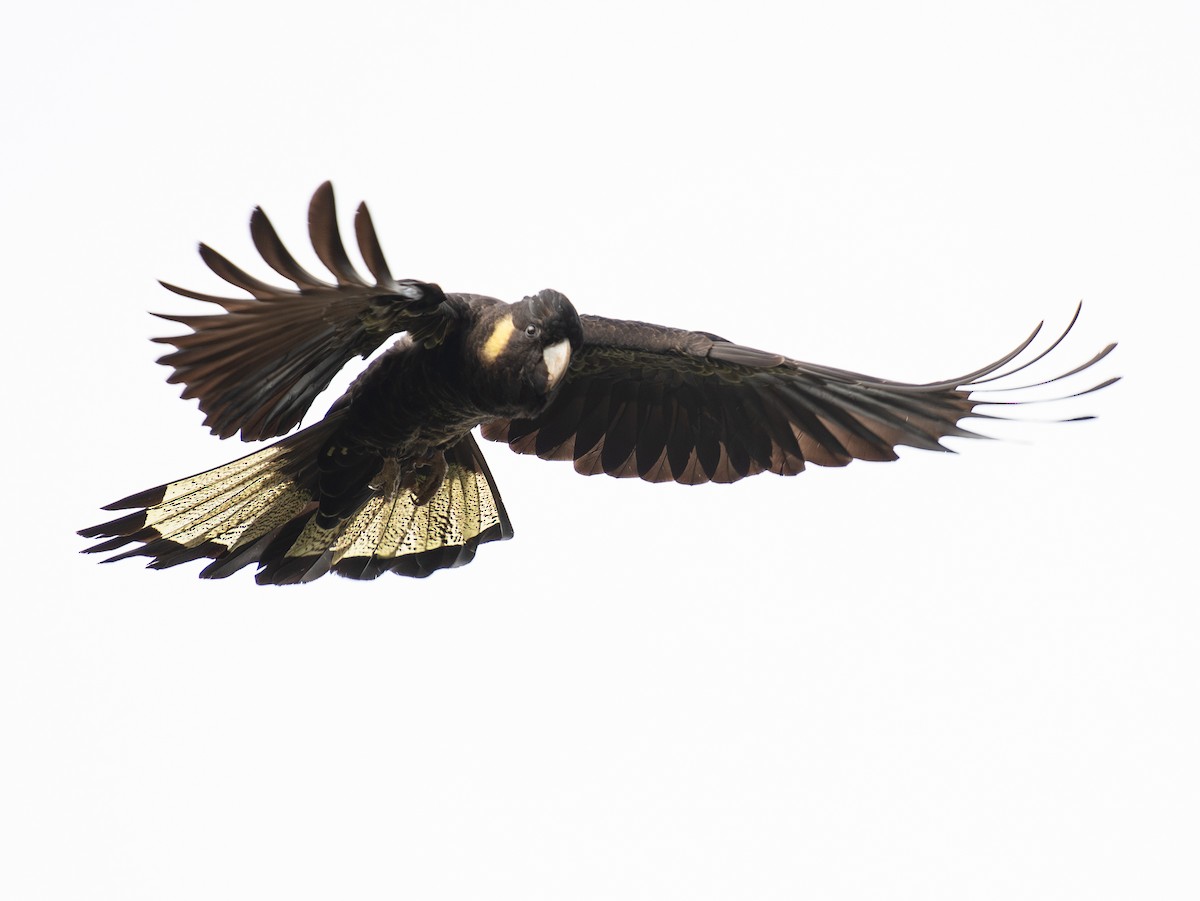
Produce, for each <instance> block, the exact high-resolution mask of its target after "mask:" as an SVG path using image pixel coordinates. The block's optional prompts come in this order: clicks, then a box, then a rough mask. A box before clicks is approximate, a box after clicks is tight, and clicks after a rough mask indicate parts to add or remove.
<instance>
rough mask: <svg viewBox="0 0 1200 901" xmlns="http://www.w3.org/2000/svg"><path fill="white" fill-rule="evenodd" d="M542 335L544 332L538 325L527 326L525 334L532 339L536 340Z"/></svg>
mask: <svg viewBox="0 0 1200 901" xmlns="http://www.w3.org/2000/svg"><path fill="white" fill-rule="evenodd" d="M541 333H542V330H541V329H540V328H538V327H537V326H536V325H527V326H525V334H526V335H528V336H529V337H530V338H536V337H537V336H538V335H540V334H541Z"/></svg>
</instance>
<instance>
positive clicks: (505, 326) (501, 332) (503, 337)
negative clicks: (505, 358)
mask: <svg viewBox="0 0 1200 901" xmlns="http://www.w3.org/2000/svg"><path fill="white" fill-rule="evenodd" d="M515 329H516V327H515V326H514V325H513V321H512V314H511V313H510V314H509V315H507V316H505V317H504V318H503V319H501V320H500V321H499V322H497V323H496V327H495V328H494V329H492V334H491V335H489V336H488V339H487V341H486V342H485V343H484V345H483V360H484V362H485V363H494V362H495V361H496V358H497V357H498V356H500V354H502V353H503V352H504V348H506V347H508V342H509V340H510V339H511V338H512V333H513V332H514V331H515Z"/></svg>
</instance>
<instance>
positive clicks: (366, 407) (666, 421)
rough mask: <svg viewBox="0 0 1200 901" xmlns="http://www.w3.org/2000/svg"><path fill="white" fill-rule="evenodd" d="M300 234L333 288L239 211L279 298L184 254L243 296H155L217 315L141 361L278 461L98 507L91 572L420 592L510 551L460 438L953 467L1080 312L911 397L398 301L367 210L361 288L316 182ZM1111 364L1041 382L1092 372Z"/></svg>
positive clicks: (549, 456) (719, 349) (684, 475)
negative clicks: (910, 455)
mask: <svg viewBox="0 0 1200 901" xmlns="http://www.w3.org/2000/svg"><path fill="white" fill-rule="evenodd" d="M308 228H309V236H310V240H311V243H312V247H313V250H314V251H315V253H316V256H317V258H318V259H319V260H320V262H321V263H322V265H323V266H324V267H325V268H326V269H328V270H329V273H330V276H332V281H331V280H329V277H325V278H320V277H317V276H315V275H313V274H311V273H310V272H309V271H307V270H306V269H305V268H304V267H302V266H301V265H300V264H299V263H298V262H297V261H296V259H295V258H294V257H293V256H292V254H291V253H290V252H289V251H288V250H287V249H286V248H285V247H284V244H283V242H282V241H281V240H280V238H279V235H278V233H277V232H276V230H275V228H274V226H273V225H272V224H271V222H270V220H269V219H268V218H267V216H266V214H265V213H264V212H263V211H262V208H261V207H257V208H255V210H254V211H253V213H252V215H251V218H250V234H251V238H252V240H253V243H254V246H255V248H256V249H257V251H258V253H259V254H260V255H261V257H262V258H263V260H264V261H265V262H266V264H267V265H268V266H269V267H270V268H271V269H272V270H274V271H275V272H276V273H277V274H278V275H280V276H282V277H283V278H284V279H286V280H287V281H289V282H291V283H292V285H293V287H286V288H285V287H279V286H277V285H273V284H270V283H268V282H265V281H262V280H260V279H258V278H256V277H255V276H253V275H250V274H249V273H247V272H246V271H244V270H243V269H241V268H239V267H237V266H235V265H234V264H233V263H231V262H230V261H229V260H227V259H226V258H225V257H223V256H221V255H220V254H219V253H217V252H216V251H215V250H213V249H212V248H210V247H209V246H207V245H205V244H201V245H200V246H199V252H200V256H201V258H202V259H203V261H204V263H205V264H207V266H208V268H209V269H211V270H212V271H213V272H214V273H215V274H216V275H217V276H219V277H220V278H221V279H223V280H224V281H225V282H227V283H228V284H230V285H232V286H234V287H235V288H238V289H240V290H241V291H242V292H244V293H245V294H246V295H248V296H245V297H232V298H231V297H223V296H216V295H212V294H206V293H201V292H197V291H192V290H188V289H186V288H181V287H177V286H175V285H173V284H169V283H167V282H162V283H161V284H162V285H163V287H165V288H167V289H168V290H169V291H171V292H173V293H175V294H177V295H182V296H183V297H186V298H191V299H193V300H197V301H203V302H205V303H208V304H211V305H214V306H215V307H218V308H220V311H219V312H215V313H208V314H205V315H178V314H173V313H163V314H155V315H158V316H159V317H160V318H163V319H165V320H168V321H171V322H175V323H177V324H179V325H182V326H185V327H186V328H188V329H190V331H189V332H187V333H186V334H183V335H178V336H172V337H162V338H155V339H153V340H155V341H157V342H159V343H163V344H167V345H170V346H171V347H173V348H174V350H173V351H172V352H170V353H167V354H166V355H165V356H163V357H161V358H160V360H159V362H160V363H163V364H165V365H167V366H169V367H171V369H172V370H173V371H172V373H171V375H170V376H169V377H168V379H167V381H168V382H171V383H177V384H182V385H183V386H184V388H183V392H182V397H184V398H185V399H191V398H196V399H198V401H199V407H200V410H201V411H202V412H203V413H204V414H205V419H204V424H205V425H207V426H208V427H209V429H210V430H211V432H212V433H213V434H215V435H217V436H219V437H220V438H230V437H232V436H235V435H237V436H239V437H240V438H241V440H243V441H263V440H266V439H271V438H278V439H279V440H277V441H275V442H274V443H272V444H269V445H267V446H266V447H263V448H261V449H258V450H255V451H253V452H251V453H249V454H247V455H245V456H242V457H240V458H238V459H236V460H233V461H232V462H229V463H226V464H224V465H221V466H217V467H215V468H213V469H210V470H207V471H206V472H201V473H197V474H195V475H191V476H187V477H185V478H180V479H177V480H175V481H172V482H167V483H166V484H163V485H159V486H157V487H154V488H150V489H147V490H144V491H140V492H137V493H135V494H132V495H129V496H128V497H125V498H123V499H121V500H118V501H115V502H114V503H111V504H108V505H107V506H106V507H104V508H103V509H105V510H110V511H112V510H120V511H132V512H127V513H122V515H120V516H118V517H117V518H116V519H113V520H111V521H108V522H105V523H101V524H99V525H95V526H91V527H89V528H85V529H81V530H80V532H79V534H80V535H81V536H83V537H85V538H89V539H99V541H98V542H97V543H95V544H93V545H91V546H90V547H87V548H85V549H84V552H85V553H108V552H112V551H120V552H119V553H116V554H114V555H113V556H110V557H108V558H107V559H106V561H105V562H110V561H114V560H121V559H126V558H130V557H138V556H143V557H148V558H150V560H149V563H148V564H147V566H148V567H150V568H152V569H163V568H167V567H172V566H176V565H178V564H182V563H186V562H189V561H194V560H207V561H208V562H207V564H206V565H205V566H204V568H203V570H202V571H201V572H200V574H199V575H200V576H201V577H202V578H224V577H227V576H230V575H232V574H233V573H235V572H237V571H238V570H241V569H242V568H244V567H246V566H249V565H252V564H253V565H255V566H256V567H257V570H256V572H255V580H256V581H257V582H258V583H259V584H271V585H287V584H298V583H305V582H311V581H313V580H314V579H317V578H320V577H321V576H323V575H325V574H327V573H329V572H333V573H335V574H337V575H340V576H345V577H348V578H352V579H374V578H376V577H378V576H380V575H382V574H383V573H385V572H393V573H398V574H401V575H405V576H412V577H418V578H420V577H425V576H428V575H430V574H432V573H434V572H436V571H438V570H441V569H447V568H453V567H457V566H462V565H464V564H466V563H469V562H470V561H471V560H473V559H474V557H475V554H476V551H477V549H478V548H479V546H480V545H482V544H486V543H489V542H493V541H498V540H503V539H508V538H511V537H512V536H513V527H512V523H511V521H510V519H509V516H508V513H507V511H506V510H505V506H504V503H503V501H502V500H501V497H500V493H499V490H498V489H497V487H496V483H495V480H494V479H493V477H492V474H491V471H490V470H489V469H488V465H487V462H486V460H485V459H484V456H483V454H482V452H481V450H480V447H479V445H478V443H477V442H476V440H475V438H474V430H475V429H477V428H478V429H479V430H480V434H481V435H482V437H483V438H485V439H487V440H488V441H493V442H499V443H502V444H507V445H508V446H509V448H511V449H512V450H513V451H515V452H517V453H519V454H530V455H536V456H537V457H539V458H541V459H543V460H561V461H571V462H573V464H574V468H575V470H576V471H577V472H579V473H582V474H585V475H596V474H601V473H603V474H606V475H609V476H614V477H616V478H637V479H642V480H644V481H648V482H677V483H682V484H685V485H698V484H702V483H707V482H715V483H730V482H736V481H738V480H740V479H743V478H747V477H749V476H753V475H757V474H760V473H765V472H770V473H774V474H776V475H780V476H793V475H797V474H799V473H800V472H802V471H803V470H804V469H805V467H806V466H807V465H809V464H812V465H817V466H845V465H846V464H847V463H849V462H850V461H851V460H855V459H858V460H875V461H885V460H895V459H897V454H896V448H897V447H898V446H902V445H903V446H910V447H917V448H923V449H926V450H932V451H948V450H950V448H948V447H946V446H945V445H943V444H942V439H944V438H948V437H982V436H980V435H978V434H977V433H975V432H972V431H970V430H968V429H966V428H963V427H962V426H961V425H960V422H962V421H964V420H968V419H980V418H982V419H988V418H1004V417H999V416H996V415H994V413H989V412H985V411H981V410H980V409H979V408H980V407H986V408H988V409H990V408H991V407H993V406H995V405H997V404H1003V403H1006V404H1010V405H1019V404H1020V403H1021V401H996V400H987V399H986V396H985V395H982V394H981V393H982V392H985V391H989V390H996V389H995V388H992V387H991V386H992V384H993V383H994V382H996V381H998V380H1000V379H1007V378H1008V377H1009V376H1012V375H1014V374H1015V373H1017V372H1020V371H1023V370H1025V369H1026V368H1027V367H1029V366H1030V365H1032V364H1033V363H1035V362H1037V361H1039V360H1041V359H1042V358H1044V357H1045V356H1046V355H1047V354H1049V353H1050V352H1051V351H1053V350H1054V349H1055V348H1057V347H1058V346H1059V345H1060V344H1061V343H1062V341H1063V339H1064V338H1065V337H1066V336H1067V334H1068V333H1069V332H1070V331H1071V329H1072V327H1073V326H1074V325H1075V323H1076V321H1077V320H1078V318H1079V314H1080V309H1081V307H1077V308H1076V310H1075V315H1074V317H1073V318H1072V319H1071V321H1070V323H1069V324H1068V326H1067V327H1066V329H1065V330H1064V331H1063V332H1062V333H1061V334H1060V335H1059V336H1058V337H1057V339H1055V340H1054V341H1053V342H1052V343H1051V344H1050V346H1049V347H1047V348H1046V349H1045V350H1042V351H1041V352H1040V353H1038V354H1036V355H1034V354H1033V352H1032V351H1029V349H1030V347H1031V345H1032V344H1033V342H1034V340H1035V338H1036V337H1037V336H1038V334H1039V332H1040V330H1041V328H1042V324H1039V325H1038V326H1037V328H1035V329H1034V331H1033V332H1032V333H1031V334H1030V335H1029V337H1027V338H1026V339H1025V340H1024V341H1022V342H1021V343H1020V344H1019V345H1017V346H1016V347H1015V348H1014V349H1013V350H1011V351H1010V352H1008V353H1006V354H1005V355H1003V356H1002V357H1000V358H999V359H998V360H995V361H994V362H992V363H989V364H987V365H986V366H983V367H981V368H979V369H976V370H974V371H973V372H969V373H967V374H965V375H961V376H958V377H956V378H951V379H943V380H940V381H936V382H929V383H924V384H909V383H905V382H899V381H892V380H888V379H881V378H875V377H872V376H867V375H862V374H859V373H855V372H849V371H846V370H842V369H836V368H832V367H828V366H822V365H816V364H811V363H805V362H801V361H799V360H794V359H791V358H789V357H787V356H784V355H782V354H778V353H772V352H768V351H762V350H758V349H755V348H752V347H747V346H744V345H741V344H737V343H735V342H732V341H728V340H726V339H724V338H722V337H719V336H718V335H715V334H713V333H711V332H705V331H690V330H687V329H680V328H668V327H665V326H659V325H652V324H649V323H646V322H636V321H625V320H616V319H607V318H604V317H601V316H595V315H589V314H581V313H579V312H577V311H576V309H575V307H574V305H573V304H572V303H571V301H570V300H568V298H567V297H566V296H565V295H564V294H562V293H560V292H559V291H556V290H552V289H544V290H541V291H538V292H537V293H535V294H531V295H529V296H527V297H525V298H523V299H522V300H520V301H517V302H515V303H507V302H505V301H502V300H499V299H497V298H494V297H490V296H486V295H481V294H463V293H447V292H445V291H443V290H442V288H441V287H439V286H438V285H437V284H435V283H432V282H423V281H418V280H415V279H397V278H395V277H394V276H393V275H392V273H391V270H390V269H389V268H388V264H387V262H386V260H385V258H384V255H383V251H382V249H381V245H380V242H379V238H378V236H377V234H376V231H375V226H374V224H373V222H372V219H371V214H370V212H369V211H368V209H367V206H366V204H365V203H363V204H360V205H359V207H358V209H357V212H356V215H355V219H354V232H355V237H356V239H357V244H358V248H359V251H360V255H361V257H362V260H363V262H364V263H365V265H366V268H367V270H368V271H369V272H370V275H371V278H370V279H368V278H366V277H364V276H363V275H362V274H361V273H360V271H359V270H358V269H357V268H356V267H355V265H354V264H353V263H352V262H351V260H350V257H349V254H348V253H347V250H346V247H345V244H344V243H343V240H342V237H341V234H340V231H339V228H338V219H337V212H336V206H335V200H334V193H333V187H332V185H331V183H330V182H325V183H324V184H322V185H321V186H320V187H318V188H317V190H316V192H315V193H314V195H313V197H312V200H311V202H310V204H309V210H308ZM389 339H393V343H392V344H391V346H390V347H389V348H388V349H386V350H385V351H384V352H382V353H380V354H378V355H377V356H376V357H375V358H374V359H373V360H372V361H371V362H370V363H369V364H368V365H367V366H366V368H365V369H364V370H363V371H362V372H361V374H359V375H358V376H357V378H356V379H355V380H354V381H353V382H352V383H351V385H350V387H349V388H348V389H347V390H346V392H345V393H344V394H343V395H342V396H341V397H340V398H339V399H337V400H336V401H335V402H334V403H333V405H332V406H331V407H330V409H329V411H328V412H327V413H326V415H325V416H324V418H322V419H321V420H319V421H317V422H315V423H313V424H311V425H308V426H306V427H304V428H301V429H299V430H297V431H293V429H295V428H296V427H297V426H299V425H300V423H301V421H302V419H303V417H304V416H305V414H306V413H307V412H308V410H309V408H310V406H311V405H312V404H313V402H314V401H315V400H316V398H317V396H318V395H319V394H320V393H321V392H322V391H323V390H324V389H325V388H326V387H327V386H328V385H329V383H330V381H331V380H332V379H333V377H334V376H335V375H336V374H337V373H338V372H339V371H340V370H341V369H342V368H343V367H344V366H345V365H346V364H347V363H349V362H350V361H351V360H352V359H353V358H354V357H363V358H364V359H365V358H367V357H369V356H371V355H372V354H374V353H375V352H376V351H377V350H379V349H380V348H381V347H383V345H384V343H385V342H387V341H388V340H389ZM1115 346H1116V345H1115V343H1114V344H1109V345H1108V346H1106V347H1104V348H1103V349H1102V350H1101V351H1100V352H1098V353H1097V354H1095V355H1094V356H1093V357H1092V358H1091V359H1089V360H1088V361H1087V362H1085V363H1083V364H1082V365H1079V366H1076V367H1074V368H1073V369H1070V370H1069V371H1067V372H1063V373H1062V374H1061V375H1058V376H1056V377H1054V378H1051V379H1047V380H1045V381H1043V382H1038V383H1037V384H1038V385H1043V384H1049V383H1051V382H1057V381H1059V380H1061V379H1064V378H1067V377H1068V376H1072V375H1075V374H1077V373H1079V372H1082V371H1084V370H1088V369H1090V368H1091V367H1092V366H1094V365H1095V364H1096V363H1098V362H1099V361H1100V360H1102V359H1104V358H1105V357H1106V356H1108V354H1109V353H1110V352H1111V351H1112V350H1113V348H1114V347H1115ZM1026 351H1029V353H1028V354H1027V353H1026ZM1010 364H1011V365H1010ZM1117 380H1118V377H1113V378H1108V379H1105V380H1103V381H1101V382H1099V383H1098V384H1096V385H1093V386H1092V387H1090V388H1087V389H1086V390H1084V391H1079V392H1077V393H1075V394H1072V395H1069V396H1070V397H1077V396H1081V395H1084V394H1089V393H1091V392H1093V391H1097V390H1100V389H1101V388H1104V387H1106V386H1108V385H1111V384H1112V383H1113V382H1115V381H1117ZM1021 387H1034V386H1021ZM1005 390H1012V389H1005ZM1074 418H1075V419H1090V418H1092V417H1090V416H1080V417H1074ZM1064 421H1066V420H1064ZM289 433H290V434H289ZM280 436H283V437H280ZM129 545H133V547H131V548H130V547H128V546H129Z"/></svg>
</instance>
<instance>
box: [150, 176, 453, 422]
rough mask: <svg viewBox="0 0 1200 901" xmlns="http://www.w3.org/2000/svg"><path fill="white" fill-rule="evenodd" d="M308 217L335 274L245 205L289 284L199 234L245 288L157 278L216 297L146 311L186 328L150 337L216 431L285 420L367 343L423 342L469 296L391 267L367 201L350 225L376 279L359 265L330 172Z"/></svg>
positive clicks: (229, 277)
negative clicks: (211, 309) (183, 308)
mask: <svg viewBox="0 0 1200 901" xmlns="http://www.w3.org/2000/svg"><path fill="white" fill-rule="evenodd" d="M308 224H309V236H310V239H311V241H312V245H313V250H314V251H315V252H316V255H317V257H318V259H320V261H321V262H322V263H323V264H324V265H325V267H326V268H327V269H328V270H329V271H330V272H331V273H332V274H333V276H334V278H335V280H336V281H335V282H328V281H325V280H323V279H320V278H318V277H317V276H315V275H313V274H312V273H311V272H309V271H308V270H307V269H305V268H304V267H303V266H301V265H300V264H299V263H298V262H297V261H296V259H295V257H293V256H292V255H291V253H289V252H288V250H287V248H286V247H285V246H284V244H283V242H282V241H281V240H280V238H279V235H278V233H277V232H276V231H275V228H274V226H273V225H271V222H270V220H269V219H268V218H267V216H266V214H265V213H264V212H263V211H262V209H261V208H257V209H255V210H254V213H253V214H252V215H251V217H250V234H251V238H252V239H253V241H254V246H255V248H256V249H257V250H258V252H259V254H260V255H261V256H262V258H263V260H264V261H265V262H266V263H267V265H269V266H270V267H271V268H272V269H273V270H275V272H277V273H278V274H279V275H281V276H283V277H284V278H286V279H288V280H289V281H291V282H293V283H294V284H295V288H280V287H277V286H274V285H271V284H268V283H267V282H264V281H262V280H261V279H259V278H256V277H255V276H252V275H250V274H249V273H247V272H246V271H244V270H243V269H241V268H239V267H238V266H235V265H234V264H233V263H231V262H230V261H229V260H227V259H226V258H225V257H224V256H222V255H221V254H219V253H217V252H216V251H215V250H213V249H212V248H210V247H208V246H207V245H204V244H201V245H200V256H201V258H202V259H203V260H204V262H205V263H206V264H207V265H208V267H209V268H210V269H211V270H212V271H213V272H214V273H215V274H216V275H217V276H219V277H220V278H221V279H223V280H224V281H226V282H227V283H229V284H231V285H233V286H234V287H236V288H239V289H241V290H243V291H246V292H247V293H248V294H250V295H251V297H250V299H245V298H230V297H219V296H216V295H212V294H204V293H201V292H196V291H191V290H188V289H185V288H179V287H176V286H174V285H170V284H166V283H163V284H164V287H166V288H167V289H168V290H170V291H173V292H174V293H176V294H180V295H182V296H184V297H190V298H193V299H196V300H201V301H204V302H207V303H214V304H217V305H219V306H221V307H222V308H223V309H224V312H223V313H219V314H216V315H203V316H187V315H177V314H156V315H159V316H160V317H161V318H163V319H168V320H170V321H173V322H178V323H180V324H181V325H185V326H187V327H188V328H190V329H191V332H189V333H188V334H185V335H177V336H172V337H166V338H156V339H154V340H155V341H158V342H159V343H162V344H169V345H172V346H173V347H174V348H175V350H174V351H173V352H172V353H169V354H166V355H165V356H163V357H162V358H160V360H159V362H161V363H163V364H164V365H167V366H171V367H172V368H173V370H174V371H173V372H172V374H171V376H170V377H169V378H168V381H169V382H175V383H179V382H182V383H183V384H184V386H185V387H184V391H183V396H184V397H186V398H198V399H199V402H200V409H201V411H203V412H204V413H205V414H206V418H205V420H204V422H205V425H207V426H209V427H210V428H211V429H212V431H213V433H214V434H217V435H220V436H221V437H222V438H226V437H229V436H230V435H233V434H235V433H238V432H240V433H241V437H242V439H243V440H245V441H254V440H258V439H261V438H269V437H273V436H276V435H281V434H283V433H285V432H287V431H288V430H290V429H291V428H293V427H294V426H296V425H297V424H299V422H300V420H301V418H302V417H303V416H304V414H305V413H306V412H307V411H308V408H309V407H310V406H311V405H312V402H313V401H314V400H315V399H316V397H317V395H318V394H320V393H321V391H323V390H324V389H325V388H326V387H327V386H328V385H329V383H330V381H331V380H332V379H333V377H334V376H335V375H336V374H337V373H338V371H339V370H340V369H341V368H342V367H343V366H344V365H345V364H346V363H347V362H349V361H350V360H351V359H352V358H353V357H356V356H364V357H365V356H367V355H369V354H370V353H372V352H373V351H375V350H376V349H378V348H379V347H380V346H381V345H382V344H383V343H384V341H386V340H387V339H388V338H389V337H391V336H392V335H394V334H396V333H398V332H404V331H407V332H409V333H411V334H412V335H413V338H414V340H420V341H423V342H425V343H427V344H430V343H437V342H438V341H441V340H444V338H445V336H446V334H448V332H449V331H450V330H452V329H453V328H454V326H455V324H456V323H457V322H459V321H461V319H462V317H463V315H464V313H465V312H466V310H467V309H468V307H469V306H470V304H471V302H472V298H471V297H468V296H466V295H449V296H447V295H446V294H444V293H443V292H442V290H441V288H439V287H438V286H437V285H434V284H429V283H425V282H419V281H414V280H411V279H407V280H404V281H397V280H396V279H394V278H393V277H392V275H391V272H390V270H389V269H388V266H387V263H386V261H385V260H384V257H383V252H382V250H381V249H380V246H379V239H378V237H377V236H376V234H375V229H374V226H373V225H372V224H371V218H370V214H369V213H368V212H367V209H366V206H365V205H363V206H360V207H359V211H358V215H357V216H356V218H355V226H354V227H355V233H356V237H357V239H358V245H359V248H360V250H361V251H362V254H363V258H364V260H365V262H366V264H367V268H368V269H370V271H371V273H372V275H373V276H374V278H375V282H374V283H373V284H372V283H371V282H369V281H368V280H367V279H365V278H364V277H363V276H362V275H360V274H359V273H358V271H357V270H356V269H355V268H354V265H353V264H352V263H351V262H350V257H349V255H348V253H347V251H346V247H345V244H344V243H343V242H342V238H341V233H340V231H339V229H338V224H337V213H336V209H335V204H334V195H333V188H332V186H331V185H330V184H329V183H328V182H326V183H325V184H323V185H321V186H320V187H319V188H317V191H316V193H315V194H314V195H313V199H312V202H311V203H310V205H309V217H308Z"/></svg>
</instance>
